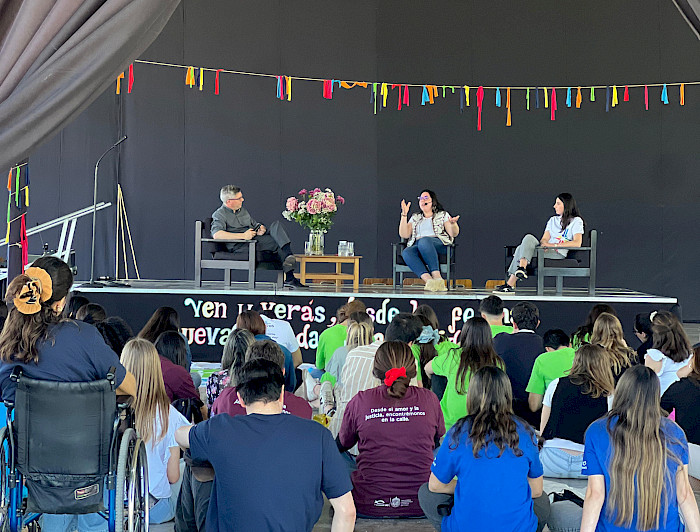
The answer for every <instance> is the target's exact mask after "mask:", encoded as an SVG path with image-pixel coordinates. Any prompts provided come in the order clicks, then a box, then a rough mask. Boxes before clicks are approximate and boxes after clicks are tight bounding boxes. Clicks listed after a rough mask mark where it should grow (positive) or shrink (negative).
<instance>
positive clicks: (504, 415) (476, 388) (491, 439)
mask: <svg viewBox="0 0 700 532" xmlns="http://www.w3.org/2000/svg"><path fill="white" fill-rule="evenodd" d="M512 403H513V389H512V388H511V385H510V379H509V378H508V375H506V373H505V372H504V371H503V370H502V369H499V368H497V367H495V366H484V367H483V368H481V369H479V370H478V371H477V372H476V373H474V375H473V376H472V379H471V382H470V383H469V392H468V393H467V411H468V412H469V415H468V416H466V417H463V418H462V419H460V420H459V421H457V423H455V424H454V432H453V433H452V438H451V440H450V448H451V449H456V448H457V446H458V445H459V440H460V438H461V435H462V432H463V431H465V430H468V431H469V439H470V440H471V442H472V451H473V453H474V457H475V458H478V457H479V452H481V450H482V449H484V452H485V450H486V447H488V445H489V444H490V443H493V444H494V445H495V446H496V447H497V448H498V450H499V453H498V456H499V457H500V456H501V455H502V454H503V452H504V451H505V450H506V447H510V449H511V450H512V451H513V454H514V455H515V456H522V455H523V451H522V450H521V449H520V446H519V444H520V436H519V435H518V431H517V425H516V423H515V419H516V417H515V414H513V405H512ZM523 426H524V427H525V430H526V431H527V433H528V434H529V435H530V436H531V437H533V436H534V432H533V431H532V429H531V428H530V426H529V425H528V424H527V423H523Z"/></svg>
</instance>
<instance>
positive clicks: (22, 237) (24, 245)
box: [17, 191, 29, 271]
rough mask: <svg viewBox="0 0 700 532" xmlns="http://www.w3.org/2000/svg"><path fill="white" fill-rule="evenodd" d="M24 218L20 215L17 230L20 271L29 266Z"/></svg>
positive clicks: (23, 215)
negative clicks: (19, 246)
mask: <svg viewBox="0 0 700 532" xmlns="http://www.w3.org/2000/svg"><path fill="white" fill-rule="evenodd" d="M17 194H19V191H17ZM25 216H26V213H25V214H22V216H21V219H20V228H19V243H20V245H21V246H22V271H24V269H25V268H26V267H27V264H29V240H28V239H27V224H26V221H25V219H24V218H25Z"/></svg>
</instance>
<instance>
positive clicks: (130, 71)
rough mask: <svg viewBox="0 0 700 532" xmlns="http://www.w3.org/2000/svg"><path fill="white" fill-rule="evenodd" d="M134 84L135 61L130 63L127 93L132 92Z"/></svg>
mask: <svg viewBox="0 0 700 532" xmlns="http://www.w3.org/2000/svg"><path fill="white" fill-rule="evenodd" d="M133 86H134V63H131V64H130V65H129V86H128V88H127V89H126V92H127V94H131V89H132V88H133Z"/></svg>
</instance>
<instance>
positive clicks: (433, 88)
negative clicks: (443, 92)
mask: <svg viewBox="0 0 700 532" xmlns="http://www.w3.org/2000/svg"><path fill="white" fill-rule="evenodd" d="M426 87H428V99H429V101H430V103H431V104H433V103H435V101H434V98H437V97H438V91H437V85H426Z"/></svg>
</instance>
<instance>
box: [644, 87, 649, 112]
mask: <svg viewBox="0 0 700 532" xmlns="http://www.w3.org/2000/svg"><path fill="white" fill-rule="evenodd" d="M644 107H645V109H646V110H647V111H648V110H649V87H647V86H646V85H644Z"/></svg>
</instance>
